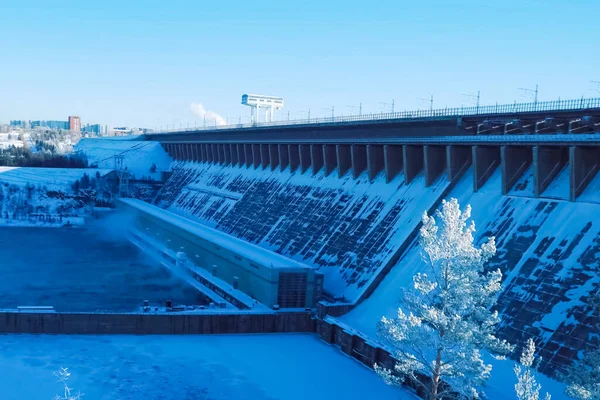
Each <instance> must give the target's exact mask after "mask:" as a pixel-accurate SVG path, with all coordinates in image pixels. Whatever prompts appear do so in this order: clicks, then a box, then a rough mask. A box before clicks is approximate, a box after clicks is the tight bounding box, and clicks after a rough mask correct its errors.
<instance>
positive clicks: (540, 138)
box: [161, 133, 600, 146]
mask: <svg viewBox="0 0 600 400" xmlns="http://www.w3.org/2000/svg"><path fill="white" fill-rule="evenodd" d="M161 143H165V144H167V143H173V144H177V143H189V144H193V143H228V144H392V145H393V144H396V145H433V146H435V145H439V146H446V145H459V146H460V145H463V146H471V145H482V146H600V133H596V134H518V135H517V134H507V135H464V136H428V137H388V138H372V139H370V138H352V139H341V138H327V139H320V138H312V139H285V138H280V139H277V138H272V139H265V140H253V139H246V140H215V139H200V138H197V137H196V138H191V137H190V138H187V139H178V140H164V139H163V140H161Z"/></svg>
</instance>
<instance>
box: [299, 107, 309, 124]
mask: <svg viewBox="0 0 600 400" xmlns="http://www.w3.org/2000/svg"><path fill="white" fill-rule="evenodd" d="M300 112H301V113H303V114H308V121H309V122H310V108H309V109H308V111H300Z"/></svg>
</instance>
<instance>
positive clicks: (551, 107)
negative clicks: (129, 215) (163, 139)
mask: <svg viewBox="0 0 600 400" xmlns="http://www.w3.org/2000/svg"><path fill="white" fill-rule="evenodd" d="M595 108H600V98H599V97H596V98H587V99H586V98H581V99H575V100H554V101H543V102H537V103H516V102H515V103H513V104H496V105H491V106H479V107H476V106H473V107H456V108H440V109H436V110H416V111H401V112H394V113H376V114H364V115H347V116H339V117H323V118H308V119H296V120H285V121H272V122H251V123H244V124H230V125H216V123H215V125H212V126H203V127H199V128H198V127H194V128H180V129H167V130H163V131H161V132H156V133H184V132H195V131H205V130H206V131H208V130H210V131H212V130H215V129H219V130H220V129H225V130H226V129H244V128H256V127H271V126H289V125H322V124H334V123H344V122H358V121H364V122H368V121H384V120H397V119H420V118H441V117H465V116H477V115H499V114H511V113H512V114H516V113H526V112H539V111H565V110H586V109H595Z"/></svg>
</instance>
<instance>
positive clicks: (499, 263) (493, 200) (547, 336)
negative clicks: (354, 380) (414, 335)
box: [341, 170, 600, 375]
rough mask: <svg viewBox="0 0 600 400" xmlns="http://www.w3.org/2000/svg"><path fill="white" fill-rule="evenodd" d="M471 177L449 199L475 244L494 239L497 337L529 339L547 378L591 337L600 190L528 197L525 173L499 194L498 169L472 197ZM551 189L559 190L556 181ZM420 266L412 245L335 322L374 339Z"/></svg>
mask: <svg viewBox="0 0 600 400" xmlns="http://www.w3.org/2000/svg"><path fill="white" fill-rule="evenodd" d="M471 179H472V171H468V172H467V174H466V175H465V176H464V177H463V179H461V181H460V182H459V183H458V184H457V186H456V187H455V188H454V189H452V191H451V193H450V196H449V197H456V198H458V199H459V201H460V203H461V205H462V206H464V205H466V204H471V206H472V209H473V210H472V217H473V219H474V221H475V223H476V227H477V232H476V235H477V236H476V240H478V241H482V240H483V239H484V238H485V237H488V236H495V237H496V246H497V253H496V256H495V257H494V258H493V259H492V261H491V262H490V266H489V267H490V268H493V269H496V268H500V270H501V271H502V272H503V275H504V282H503V286H504V290H503V292H502V294H501V296H500V298H499V302H498V310H499V311H500V313H501V316H502V323H501V326H500V329H501V334H502V336H504V337H505V338H506V339H508V340H509V341H510V342H511V343H514V344H517V345H520V344H523V343H524V342H525V341H526V340H527V338H530V337H532V338H534V340H535V341H536V344H537V347H538V349H539V355H540V356H541V357H542V362H541V364H540V369H541V371H542V372H544V373H547V374H549V375H553V374H555V373H556V372H558V371H561V370H562V369H563V368H564V367H565V365H568V364H569V363H570V362H571V360H572V359H573V357H576V354H577V352H578V351H580V350H582V349H584V348H586V346H589V345H590V344H592V343H594V341H595V340H597V339H595V336H596V335H597V333H598V332H596V331H595V329H594V326H595V325H596V324H598V323H599V322H600V320H599V318H598V316H599V314H600V307H599V306H598V304H599V303H598V302H597V301H595V300H594V299H593V298H594V297H596V298H597V297H598V292H599V290H600V261H599V260H598V256H597V255H598V254H600V221H599V220H598V218H597V215H599V213H600V196H599V195H598V191H595V193H596V195H595V196H594V192H593V187H594V186H595V183H594V184H591V185H590V187H589V188H588V191H589V192H588V191H586V193H584V195H585V196H582V198H585V199H587V200H588V201H591V200H593V199H594V197H595V198H596V203H592V202H583V201H579V202H568V201H561V200H555V199H550V198H540V199H534V198H532V197H528V195H529V189H531V186H529V185H527V184H526V183H527V182H528V181H530V180H531V175H530V174H529V173H525V174H524V177H523V178H522V180H521V181H520V183H518V184H516V185H515V189H514V190H513V191H511V192H510V194H509V195H507V196H503V195H502V179H501V176H500V171H499V170H497V171H496V172H495V173H494V174H493V175H492V176H491V177H490V179H489V181H488V183H486V185H485V186H484V187H483V188H481V189H480V190H479V192H477V193H474V192H473V190H472V186H471ZM555 184H556V185H558V186H560V179H557V181H556V182H555ZM554 193H556V192H554V191H553V190H549V191H548V193H547V194H549V195H554ZM567 193H568V192H567ZM423 266H424V265H423V263H422V261H421V259H420V251H419V248H418V246H417V241H416V240H414V241H413V243H412V244H411V247H410V250H409V251H408V252H407V253H405V254H404V255H403V256H402V257H401V259H400V260H399V261H398V263H397V264H396V266H395V267H394V268H393V269H392V271H391V272H390V273H389V274H388V275H387V276H386V278H385V279H384V281H383V282H382V283H381V285H379V287H378V288H377V290H376V291H375V293H373V295H372V296H371V297H370V298H369V299H367V300H365V301H364V302H363V303H362V304H361V305H359V306H358V307H357V308H356V309H354V310H353V311H351V312H350V313H349V314H347V315H344V316H343V317H341V321H343V322H344V323H346V324H348V325H350V326H352V327H353V328H355V329H357V330H359V331H361V332H364V333H365V334H367V335H375V330H376V329H375V327H376V323H377V321H379V320H380V319H381V317H382V316H383V315H386V316H388V317H393V316H394V314H395V312H396V310H397V308H398V306H399V301H400V294H399V291H398V289H399V288H401V287H407V286H408V285H410V284H412V276H413V275H414V274H415V273H417V272H420V271H421V270H422V269H423ZM596 326H597V325H596ZM596 329H597V328H596Z"/></svg>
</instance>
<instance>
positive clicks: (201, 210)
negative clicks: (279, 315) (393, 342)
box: [157, 161, 600, 374]
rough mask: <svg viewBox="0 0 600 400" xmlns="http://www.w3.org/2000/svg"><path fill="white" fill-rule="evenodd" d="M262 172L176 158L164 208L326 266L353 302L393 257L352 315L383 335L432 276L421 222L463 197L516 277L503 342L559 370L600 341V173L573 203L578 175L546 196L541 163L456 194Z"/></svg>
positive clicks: (505, 300)
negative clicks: (599, 327) (403, 296)
mask: <svg viewBox="0 0 600 400" xmlns="http://www.w3.org/2000/svg"><path fill="white" fill-rule="evenodd" d="M523 165H525V164H523ZM255 167H256V166H246V165H243V166H239V167H234V166H224V165H219V164H209V163H202V162H201V163H197V162H185V161H179V162H176V163H175V164H174V172H173V175H172V177H171V178H170V180H169V181H168V182H167V184H166V185H165V187H164V188H163V191H162V193H161V195H160V196H159V198H157V204H158V205H160V206H161V207H164V208H167V209H169V210H170V211H173V212H175V213H178V214H180V215H183V216H186V217H188V218H191V219H194V220H197V221H200V222H202V223H203V224H206V225H208V226H211V227H214V228H216V229H218V230H221V231H223V232H226V233H228V234H231V235H233V236H236V237H238V238H241V239H244V240H246V241H248V242H251V243H255V244H258V245H259V246H261V247H264V248H267V249H270V250H273V251H276V252H277V253H280V254H283V255H285V256H287V257H291V258H294V259H297V260H300V261H302V262H305V263H307V264H311V265H314V266H317V267H318V269H319V271H320V272H323V273H324V275H325V282H324V288H325V290H326V291H327V292H329V293H330V294H331V295H333V296H336V297H345V298H346V299H347V300H349V301H357V300H358V299H359V298H360V297H361V295H363V294H364V293H365V291H366V289H367V287H368V286H369V285H370V284H371V283H372V282H373V281H374V280H376V279H377V278H381V277H383V276H384V275H385V274H384V273H382V271H383V270H384V266H385V265H386V263H388V262H390V260H391V261H392V262H394V263H395V265H394V266H393V268H392V269H391V271H390V272H389V273H388V274H387V275H385V278H384V279H383V281H382V282H381V283H380V284H379V286H377V288H376V290H375V291H374V292H373V293H372V294H371V295H370V296H369V297H368V298H367V299H366V300H365V301H364V302H362V303H361V304H360V305H359V306H358V307H357V308H355V309H354V310H353V311H351V312H350V313H349V314H347V315H344V316H343V317H341V322H342V323H343V324H345V326H350V327H351V328H353V329H356V330H357V331H360V332H362V333H364V334H366V335H368V336H371V337H374V336H375V327H376V323H377V321H379V320H380V319H381V316H383V315H387V316H393V315H394V313H395V311H396V309H397V307H398V305H399V300H400V289H401V288H403V287H407V286H409V285H411V284H412V276H413V275H414V274H415V273H417V272H420V271H421V270H422V268H423V264H422V262H421V259H420V254H419V249H418V247H417V242H416V239H415V237H414V235H412V233H414V231H415V228H417V227H418V225H419V222H420V218H421V214H422V213H423V211H424V210H429V209H431V208H432V207H434V206H435V205H436V204H438V202H439V200H440V199H441V198H449V197H456V198H458V199H459V201H460V203H461V205H463V206H465V205H466V204H471V205H472V207H473V219H474V221H475V222H476V225H477V228H478V231H477V240H483V238H484V237H487V236H491V235H493V236H495V237H496V242H497V248H498V251H497V255H496V256H495V257H494V259H493V260H492V262H491V263H490V268H500V269H501V271H502V272H503V274H504V277H505V279H504V282H503V284H504V291H503V293H502V295H501V297H500V299H499V305H498V308H499V311H500V312H501V313H502V317H503V318H502V319H503V322H502V326H501V332H502V335H503V336H504V337H505V338H507V339H508V340H509V341H511V342H512V343H515V344H517V345H520V344H522V343H524V341H525V340H526V339H527V338H529V337H533V338H535V340H536V343H537V345H538V348H539V349H540V356H541V357H542V358H543V361H542V364H541V365H540V368H541V370H542V371H543V372H545V373H548V374H553V373H555V372H557V371H560V370H561V368H564V366H565V365H567V364H569V363H570V361H571V360H572V359H573V358H574V357H576V355H577V353H578V351H580V350H582V349H584V348H586V346H589V345H590V344H592V343H593V342H594V340H596V339H595V338H594V337H595V336H594V330H593V329H594V328H593V327H594V324H597V323H598V322H600V321H598V314H599V313H600V309H599V307H598V305H594V304H598V302H595V301H594V300H593V299H592V297H594V296H596V297H597V293H598V290H599V289H600V264H599V262H598V261H597V259H598V257H597V254H600V221H598V219H597V218H595V216H596V215H598V212H599V211H600V191H599V190H598V188H600V176H596V177H595V178H593V179H591V180H590V182H589V185H588V186H587V188H586V189H585V190H584V191H583V192H582V193H581V194H580V195H579V196H578V198H577V201H575V202H569V201H567V200H568V199H569V198H570V195H569V194H570V191H569V174H570V170H569V169H568V168H566V167H564V168H563V169H559V170H556V172H555V173H553V176H554V179H552V180H550V181H549V182H548V183H547V184H546V185H545V186H544V191H543V192H541V191H539V190H538V191H537V192H536V190H535V188H536V184H535V181H536V174H535V170H534V168H533V166H531V165H530V166H529V167H528V168H525V169H523V170H522V171H521V172H519V174H518V176H516V175H515V179H514V182H512V183H511V184H510V185H508V184H507V179H506V176H507V171H506V168H495V169H494V168H489V176H488V177H487V178H486V181H485V182H484V183H481V184H478V185H473V182H474V178H475V177H474V175H475V176H477V177H479V175H480V173H479V172H478V170H477V169H476V168H472V169H469V170H468V171H467V172H466V173H465V175H464V176H462V177H461V178H460V179H459V180H458V181H457V182H456V183H455V185H454V186H451V185H450V183H449V181H448V177H447V175H446V174H441V175H440V176H439V178H437V179H436V180H435V181H434V182H429V183H430V186H429V187H427V182H426V177H425V174H424V173H423V170H421V172H419V173H418V174H417V175H416V177H415V178H414V179H413V180H411V181H410V183H406V182H405V179H404V178H405V177H404V176H403V172H400V173H399V175H398V176H396V177H395V178H394V179H393V180H392V181H391V182H390V183H386V179H385V174H383V173H381V174H379V175H377V176H375V177H369V176H368V172H363V173H362V174H361V175H359V176H358V177H357V179H354V177H353V174H352V173H351V172H347V173H346V174H344V175H343V176H342V177H341V178H340V177H339V176H338V174H337V173H331V174H329V175H327V176H326V175H325V173H324V171H325V170H324V169H321V170H320V171H318V172H317V173H316V174H313V172H312V170H311V169H309V170H308V171H306V172H304V173H302V172H301V170H296V171H295V172H293V173H292V172H290V169H289V168H287V169H284V170H283V171H281V170H279V169H271V168H268V167H265V168H260V167H258V168H256V169H255ZM486 174H487V173H486ZM503 174H504V178H503ZM370 178H373V179H370ZM538 178H539V171H538ZM478 182H479V181H478ZM537 186H539V182H538V185H537ZM503 193H505V194H503ZM536 196H538V197H536ZM394 256H396V257H397V258H399V259H398V261H397V262H396V261H395V258H393V257H394Z"/></svg>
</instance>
